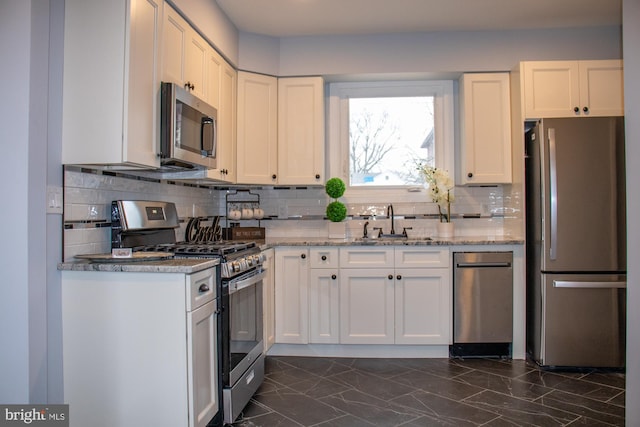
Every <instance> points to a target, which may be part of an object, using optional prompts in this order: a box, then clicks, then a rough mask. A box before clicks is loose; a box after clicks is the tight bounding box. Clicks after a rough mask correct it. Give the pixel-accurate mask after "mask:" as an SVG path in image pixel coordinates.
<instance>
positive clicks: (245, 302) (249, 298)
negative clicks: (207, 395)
mask: <svg viewBox="0 0 640 427" xmlns="http://www.w3.org/2000/svg"><path fill="white" fill-rule="evenodd" d="M229 307H230V310H229V311H230V312H229V314H230V316H229V320H230V323H231V324H230V325H229V326H230V331H229V341H230V342H229V347H230V349H229V350H230V353H231V354H230V355H229V357H230V360H229V364H230V370H233V369H234V368H235V367H236V366H237V365H238V364H239V363H240V362H241V361H242V360H243V359H244V358H245V357H246V356H247V355H248V354H249V353H250V352H251V351H252V350H254V349H255V348H256V347H260V348H261V347H262V345H263V344H262V282H261V281H260V282H258V283H257V284H255V285H254V286H248V287H246V288H243V289H240V290H238V291H236V292H234V293H232V294H231V295H229Z"/></svg>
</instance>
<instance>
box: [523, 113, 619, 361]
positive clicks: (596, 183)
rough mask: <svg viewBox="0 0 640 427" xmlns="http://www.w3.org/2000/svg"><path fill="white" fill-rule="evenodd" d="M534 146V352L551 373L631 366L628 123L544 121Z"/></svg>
mask: <svg viewBox="0 0 640 427" xmlns="http://www.w3.org/2000/svg"><path fill="white" fill-rule="evenodd" d="M525 141H526V156H525V171H526V186H525V190H526V217H527V222H526V224H527V234H526V242H527V247H526V251H527V268H526V269H527V350H528V352H529V354H530V355H531V356H532V357H533V359H535V360H536V361H537V363H539V364H540V365H542V366H548V367H602V368H621V367H624V363H625V326H626V250H625V249H626V222H625V171H624V124H623V118H622V117H618V118H616V117H611V118H610V117H589V118H568V119H543V120H540V121H538V122H537V123H535V126H534V127H532V128H531V129H530V130H529V131H528V132H527V133H526V138H525Z"/></svg>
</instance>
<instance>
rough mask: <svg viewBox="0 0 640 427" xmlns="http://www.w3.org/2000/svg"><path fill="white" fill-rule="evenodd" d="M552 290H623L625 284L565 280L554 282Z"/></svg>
mask: <svg viewBox="0 0 640 427" xmlns="http://www.w3.org/2000/svg"><path fill="white" fill-rule="evenodd" d="M553 287H554V288H582V289H603V288H607V289H615V288H617V289H625V288H626V287H627V282H626V281H624V282H572V281H567V280H554V281H553Z"/></svg>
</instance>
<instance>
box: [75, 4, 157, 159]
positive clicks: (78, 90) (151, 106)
mask: <svg viewBox="0 0 640 427" xmlns="http://www.w3.org/2000/svg"><path fill="white" fill-rule="evenodd" d="M162 10H163V3H162V1H154V0H113V1H103V0H67V1H66V2H65V24H64V25H65V30H64V77H63V111H62V141H63V144H62V163H63V164H96V165H108V166H111V167H114V168H116V167H117V168H123V169H127V168H130V169H132V168H139V167H143V168H148V167H158V166H160V158H159V157H158V141H157V138H158V131H157V127H158V126H157V117H158V92H159V87H160V83H159V80H158V76H159V67H160V61H159V52H160V35H161V28H160V25H161V22H162Z"/></svg>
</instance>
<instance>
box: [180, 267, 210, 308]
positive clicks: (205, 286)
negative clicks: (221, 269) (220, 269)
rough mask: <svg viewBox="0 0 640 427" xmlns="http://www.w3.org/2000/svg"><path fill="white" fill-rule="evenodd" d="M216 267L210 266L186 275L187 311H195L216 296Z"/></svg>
mask: <svg viewBox="0 0 640 427" xmlns="http://www.w3.org/2000/svg"><path fill="white" fill-rule="evenodd" d="M215 272H216V269H215V268H209V269H207V270H203V271H199V272H197V273H193V274H189V275H187V276H186V281H187V283H186V285H187V311H193V310H195V309H196V308H198V307H200V306H201V305H203V304H206V303H208V302H209V301H211V300H213V299H215V297H216V274H215Z"/></svg>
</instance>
